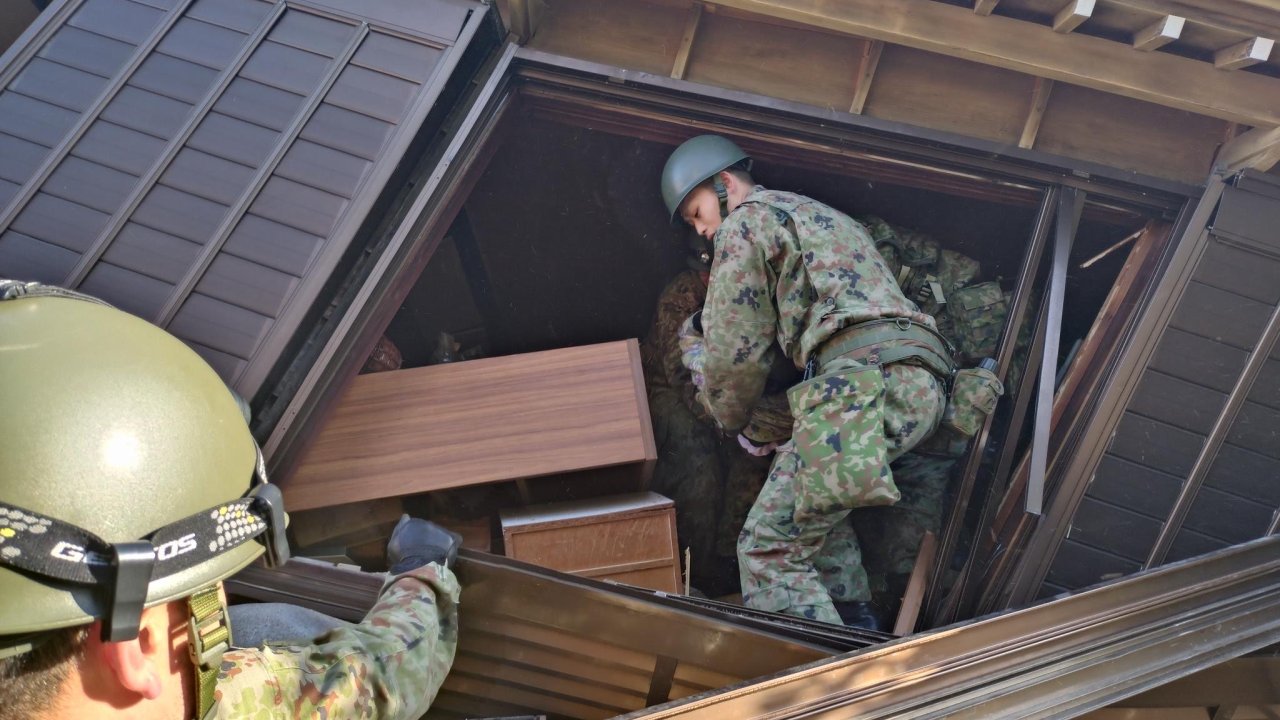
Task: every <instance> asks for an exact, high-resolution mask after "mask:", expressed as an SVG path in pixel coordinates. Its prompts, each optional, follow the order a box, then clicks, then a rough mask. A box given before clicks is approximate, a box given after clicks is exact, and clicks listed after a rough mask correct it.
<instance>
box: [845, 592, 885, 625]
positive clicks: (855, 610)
mask: <svg viewBox="0 0 1280 720" xmlns="http://www.w3.org/2000/svg"><path fill="white" fill-rule="evenodd" d="M835 606H836V612H837V613H839V614H840V620H841V621H842V622H843V623H844V624H845V627H856V628H862V629H863V630H875V631H877V632H884V621H883V620H882V619H881V618H880V614H879V613H878V612H876V606H875V604H874V603H871V602H868V601H865V600H853V601H846V602H838V603H835Z"/></svg>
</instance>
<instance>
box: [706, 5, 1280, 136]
mask: <svg viewBox="0 0 1280 720" xmlns="http://www.w3.org/2000/svg"><path fill="white" fill-rule="evenodd" d="M712 4H715V5H721V6H725V7H732V8H736V9H740V10H744V11H747V12H752V13H756V14H759V15H763V16H767V17H774V18H781V19H786V20H791V21H795V22H800V23H804V24H807V25H810V26H816V27H822V28H826V29H827V30H828V31H832V32H839V33H847V34H851V35H857V36H860V37H867V38H872V39H876V40H883V41H885V42H889V43H895V44H900V45H907V46H910V47H915V48H920V49H922V50H928V51H931V52H936V53H941V54H943V55H949V56H952V57H960V58H964V59H967V60H974V61H977V62H981V63H986V64H989V65H996V66H999V67H1004V68H1008V69H1011V70H1017V71H1019V72H1025V73H1029V74H1031V75H1037V76H1041V77H1047V78H1050V79H1053V80H1060V81H1063V82H1068V83H1073V84H1077V85H1082V86H1085V87H1090V88H1094V89H1097V90H1102V91H1105V92H1110V93H1116V94H1119V95H1125V96H1129V97H1133V98H1137V99H1139V100H1145V101H1147V102H1152V103H1156V104H1160V105H1166V106H1169V107H1174V108H1178V109H1181V110H1187V111H1190V112H1193V113H1199V114H1202V115H1208V116H1210V117H1218V118H1223V119H1226V120H1237V121H1240V122H1244V123H1247V124H1251V125H1267V126H1274V125H1280V103H1277V102H1276V98H1277V96H1278V95H1280V79H1276V78H1272V77H1266V76H1262V75H1258V74H1256V73H1240V74H1237V75H1232V76H1229V77H1224V76H1223V75H1221V74H1220V73H1217V72H1216V70H1214V68H1212V67H1209V66H1208V64H1207V63H1203V62H1200V61H1197V60H1192V59H1189V58H1183V57H1178V56H1175V55H1171V54H1168V53H1148V54H1143V55H1138V56H1135V55H1134V53H1133V51H1132V49H1131V48H1129V47H1126V46H1124V45H1121V44H1119V43H1115V42H1112V41H1110V40H1105V39H1102V38H1096V37H1090V36H1087V35H1070V34H1067V35H1064V34H1061V33H1055V32H1053V30H1052V29H1050V28H1045V27H1037V26H1034V25H1031V24H1029V23H1026V22H1023V21H1021V20H1014V19H1011V18H1004V17H999V16H991V17H985V18H984V17H980V16H977V15H975V14H974V13H972V12H971V11H969V10H968V9H966V8H961V7H955V6H952V5H946V4H943V3H936V2H929V1H927V0H847V2H842V3H838V4H837V3H830V2H824V1H823V0H713V2H712Z"/></svg>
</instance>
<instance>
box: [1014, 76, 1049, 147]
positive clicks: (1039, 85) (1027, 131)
mask: <svg viewBox="0 0 1280 720" xmlns="http://www.w3.org/2000/svg"><path fill="white" fill-rule="evenodd" d="M1052 92H1053V81H1052V80H1046V79H1044V78H1036V83H1035V86H1034V87H1033V88H1032V90H1031V110H1030V111H1029V112H1028V113H1027V122H1026V124H1025V125H1023V127H1022V139H1020V140H1019V141H1018V147H1020V148H1028V149H1030V148H1031V147H1033V146H1035V144H1036V135H1039V134H1040V123H1041V121H1043V120H1044V111H1045V108H1047V107H1049V95H1050V94H1051V93H1052Z"/></svg>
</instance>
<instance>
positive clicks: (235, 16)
mask: <svg viewBox="0 0 1280 720" xmlns="http://www.w3.org/2000/svg"><path fill="white" fill-rule="evenodd" d="M271 6H272V3H269V2H263V0H196V3H195V4H194V5H192V6H191V9H190V10H188V11H187V17H189V18H195V19H197V20H203V21H205V22H207V23H211V24H213V25H220V26H222V27H224V28H227V29H229V30H238V31H240V32H242V33H246V34H248V33H251V32H253V31H254V29H255V28H257V27H258V24H259V23H261V22H262V21H263V19H265V18H266V17H267V15H268V14H269V13H270V12H271Z"/></svg>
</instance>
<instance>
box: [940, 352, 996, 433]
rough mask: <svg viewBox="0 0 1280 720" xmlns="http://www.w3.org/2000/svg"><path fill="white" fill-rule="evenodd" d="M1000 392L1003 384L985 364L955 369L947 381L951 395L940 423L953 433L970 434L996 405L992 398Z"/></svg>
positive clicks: (975, 430)
mask: <svg viewBox="0 0 1280 720" xmlns="http://www.w3.org/2000/svg"><path fill="white" fill-rule="evenodd" d="M1001 395H1004V385H1003V384H1002V383H1001V382H1000V379H999V378H997V377H996V374H995V373H994V372H992V371H990V370H988V369H986V368H983V367H976V368H968V369H965V370H959V371H957V372H956V375H955V379H953V380H952V381H951V397H949V398H948V399H947V409H946V411H945V412H944V413H943V415H942V426H943V427H944V428H946V429H949V430H951V431H953V432H955V433H956V434H958V435H960V436H962V437H964V438H971V437H973V436H974V435H976V434H977V433H978V430H979V429H980V428H981V427H982V423H983V421H985V420H986V418H987V416H988V415H990V414H991V412H992V411H993V410H995V409H996V401H997V400H999V399H1000V396H1001Z"/></svg>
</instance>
